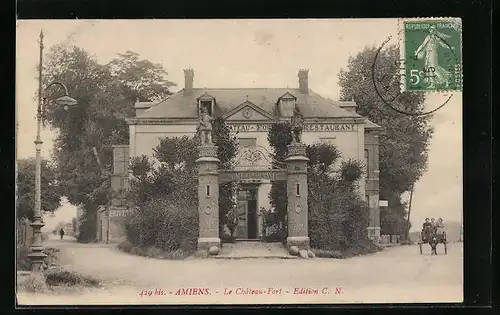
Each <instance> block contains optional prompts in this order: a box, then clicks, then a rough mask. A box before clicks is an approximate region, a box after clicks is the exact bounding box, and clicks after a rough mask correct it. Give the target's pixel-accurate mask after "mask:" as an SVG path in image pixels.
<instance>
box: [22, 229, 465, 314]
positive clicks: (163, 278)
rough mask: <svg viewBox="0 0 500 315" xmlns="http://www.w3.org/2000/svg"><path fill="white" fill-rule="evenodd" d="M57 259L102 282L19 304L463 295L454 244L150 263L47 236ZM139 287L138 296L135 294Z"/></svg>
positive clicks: (445, 298)
mask: <svg viewBox="0 0 500 315" xmlns="http://www.w3.org/2000/svg"><path fill="white" fill-rule="evenodd" d="M47 246H53V247H58V248H60V249H61V260H60V264H61V265H63V266H64V268H66V269H72V270H75V271H78V272H80V273H83V274H88V275H92V276H93V277H96V278H98V279H101V280H102V285H103V286H102V288H94V289H88V290H85V291H83V292H80V293H78V294H76V293H75V294H71V293H68V294H63V295H61V294H59V295H54V294H30V293H26V292H18V294H17V297H18V302H19V304H29V305H64V304H71V305H85V304H93V305H96V304H106V305H115V304H268V303H272V304H295V303H299V304H300V303H310V304H314V303H322V304H325V303H326V304H330V303H331V304H335V303H412V302H427V303H432V302H461V301H462V300H463V248H462V243H455V244H448V254H447V255H444V253H443V252H444V250H443V248H442V245H441V244H440V247H438V253H440V254H439V255H437V256H431V255H430V249H429V248H426V247H424V254H423V255H420V252H419V249H418V246H415V245H411V246H398V247H391V248H386V249H384V250H383V251H381V252H379V253H376V254H371V255H366V256H358V257H353V258H350V259H327V258H315V259H265V258H257V259H227V260H226V259H190V260H181V261H173V260H158V259H153V258H146V257H139V256H134V255H130V254H127V253H123V252H121V251H120V250H118V249H117V248H116V244H115V245H113V244H79V243H76V242H75V241H74V240H62V241H61V240H57V239H55V240H54V239H52V240H49V241H48V242H47ZM141 292H142V294H141Z"/></svg>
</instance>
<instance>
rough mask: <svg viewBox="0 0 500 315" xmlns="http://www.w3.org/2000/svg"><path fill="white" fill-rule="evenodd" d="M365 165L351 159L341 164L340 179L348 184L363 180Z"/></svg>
mask: <svg viewBox="0 0 500 315" xmlns="http://www.w3.org/2000/svg"><path fill="white" fill-rule="evenodd" d="M364 167H365V166H364V164H363V163H362V162H361V161H357V160H354V159H352V158H349V159H348V160H347V161H342V163H341V164H340V177H341V180H342V181H343V182H345V183H346V184H353V183H355V182H356V181H357V180H359V179H360V178H361V175H362V174H363V168H364Z"/></svg>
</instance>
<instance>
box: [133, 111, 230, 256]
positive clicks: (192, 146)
mask: <svg viewBox="0 0 500 315" xmlns="http://www.w3.org/2000/svg"><path fill="white" fill-rule="evenodd" d="M212 132H213V141H214V144H215V145H217V146H218V151H217V156H218V158H219V160H220V165H219V167H224V168H226V167H230V165H231V162H232V159H233V157H234V155H235V153H236V150H237V144H236V141H235V138H234V136H233V135H231V134H230V129H229V128H228V127H227V126H226V124H225V122H224V121H223V120H222V119H219V118H216V119H215V121H214V123H213V131H212ZM198 145H199V139H198V137H194V138H189V137H187V136H184V137H180V138H164V139H161V140H160V143H159V144H158V146H157V147H156V148H155V149H154V150H153V151H154V153H153V157H152V158H148V157H147V156H139V157H135V158H133V159H132V161H131V165H130V173H131V175H132V180H131V182H130V191H129V193H128V199H129V201H130V202H131V204H133V205H135V207H136V211H135V212H134V214H133V215H132V216H131V217H130V218H129V220H128V223H127V239H128V241H129V242H130V243H131V244H132V245H133V246H134V247H137V248H141V249H140V250H139V249H136V250H134V251H136V252H137V253H138V254H140V252H141V251H144V250H146V249H147V248H150V247H154V248H157V249H158V250H161V251H165V252H168V253H173V252H175V251H177V252H178V254H179V253H180V251H182V252H183V253H184V254H188V253H190V252H192V251H194V250H195V249H196V244H197V238H198V177H197V174H198V173H197V168H196V159H197V158H198ZM231 196H232V194H231V183H227V184H223V185H220V188H219V208H220V212H219V213H220V214H219V215H220V219H221V220H220V221H221V222H220V226H221V227H223V224H225V223H226V221H225V219H226V218H227V216H226V215H225V214H226V213H227V211H228V210H229V209H231V208H232V207H233V200H232V198H231ZM131 250H132V249H131ZM174 256H175V255H174Z"/></svg>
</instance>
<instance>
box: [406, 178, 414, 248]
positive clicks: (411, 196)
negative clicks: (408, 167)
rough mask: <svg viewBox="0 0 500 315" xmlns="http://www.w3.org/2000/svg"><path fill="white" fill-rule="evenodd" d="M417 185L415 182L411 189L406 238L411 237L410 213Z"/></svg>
mask: <svg viewBox="0 0 500 315" xmlns="http://www.w3.org/2000/svg"><path fill="white" fill-rule="evenodd" d="M414 187H415V183H413V184H412V185H411V191H410V203H409V204H408V219H407V220H406V232H405V234H406V240H407V241H408V240H409V239H410V214H411V201H412V199H413V188H414Z"/></svg>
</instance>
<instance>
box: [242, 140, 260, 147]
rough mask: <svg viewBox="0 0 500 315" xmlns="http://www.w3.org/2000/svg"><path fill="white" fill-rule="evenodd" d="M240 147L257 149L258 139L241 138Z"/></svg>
mask: <svg viewBox="0 0 500 315" xmlns="http://www.w3.org/2000/svg"><path fill="white" fill-rule="evenodd" d="M239 142H240V146H241V147H243V148H249V147H255V146H257V139H256V138H240V139H239Z"/></svg>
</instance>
